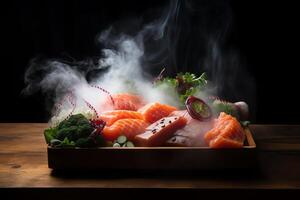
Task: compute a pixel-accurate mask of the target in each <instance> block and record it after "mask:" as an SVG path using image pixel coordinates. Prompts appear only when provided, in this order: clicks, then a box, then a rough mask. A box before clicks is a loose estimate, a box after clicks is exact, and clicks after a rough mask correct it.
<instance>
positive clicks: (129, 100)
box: [109, 93, 145, 111]
mask: <svg viewBox="0 0 300 200" xmlns="http://www.w3.org/2000/svg"><path fill="white" fill-rule="evenodd" d="M112 98H113V100H114V106H113V108H114V109H115V110H132V111H137V110H138V109H139V108H141V107H142V106H144V105H145V101H144V99H143V98H142V97H141V96H139V95H133V94H128V93H121V94H114V95H112ZM109 102H110V103H112V102H111V101H109Z"/></svg>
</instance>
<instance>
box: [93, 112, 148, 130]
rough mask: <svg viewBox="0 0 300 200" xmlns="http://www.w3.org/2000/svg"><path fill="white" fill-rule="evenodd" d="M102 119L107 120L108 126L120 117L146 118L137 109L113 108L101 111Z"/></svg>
mask: <svg viewBox="0 0 300 200" xmlns="http://www.w3.org/2000/svg"><path fill="white" fill-rule="evenodd" d="M99 118H100V119H102V120H103V121H105V122H106V125H107V126H111V125H112V124H113V123H115V122H116V121H117V120H119V119H141V120H144V116H143V115H142V114H141V113H139V112H136V111H131V110H112V111H106V112H103V113H101V115H100V116H99Z"/></svg>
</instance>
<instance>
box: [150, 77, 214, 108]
mask: <svg viewBox="0 0 300 200" xmlns="http://www.w3.org/2000/svg"><path fill="white" fill-rule="evenodd" d="M207 84H208V81H207V76H206V74H205V73H203V74H202V75H201V76H199V77H197V76H196V75H195V74H192V73H189V72H186V73H179V74H177V76H176V77H175V78H170V77H165V78H162V79H160V80H157V81H156V82H155V83H154V86H155V87H158V88H160V87H161V88H163V87H167V90H168V93H169V94H170V93H171V92H172V91H174V92H175V93H176V94H177V98H178V99H179V101H180V102H181V104H182V106H184V103H185V101H186V99H187V98H188V97H189V96H192V95H195V94H197V93H200V92H201V91H203V90H204V89H205V87H206V86H207ZM173 96H174V95H173Z"/></svg>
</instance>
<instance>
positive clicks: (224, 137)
mask: <svg viewBox="0 0 300 200" xmlns="http://www.w3.org/2000/svg"><path fill="white" fill-rule="evenodd" d="M204 139H205V141H206V142H207V144H208V145H209V146H210V147H211V148H241V147H243V144H244V140H245V132H244V130H243V128H242V127H241V125H240V123H239V122H238V121H237V120H236V118H234V117H232V116H231V115H228V114H226V113H224V112H221V113H220V115H219V117H218V119H216V120H215V122H214V125H213V128H212V129H211V130H210V131H208V132H207V133H206V134H205V136H204Z"/></svg>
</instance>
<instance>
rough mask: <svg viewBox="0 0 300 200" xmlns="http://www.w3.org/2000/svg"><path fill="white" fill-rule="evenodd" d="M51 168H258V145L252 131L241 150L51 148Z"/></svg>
mask: <svg viewBox="0 0 300 200" xmlns="http://www.w3.org/2000/svg"><path fill="white" fill-rule="evenodd" d="M48 165H49V168H52V169H59V170H63V169H72V170H99V169H101V170H203V169H209V170H215V169H243V168H253V167H255V165H256V144H255V142H254V140H253V137H252V134H251V132H250V130H249V129H246V141H245V145H244V147H243V148H240V149H211V148H209V147H132V148H129V147H126V148H124V147H120V148H116V147H100V148H74V149H63V148H53V147H48Z"/></svg>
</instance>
